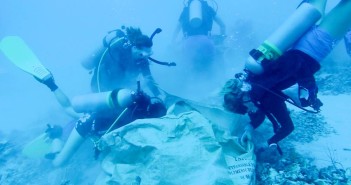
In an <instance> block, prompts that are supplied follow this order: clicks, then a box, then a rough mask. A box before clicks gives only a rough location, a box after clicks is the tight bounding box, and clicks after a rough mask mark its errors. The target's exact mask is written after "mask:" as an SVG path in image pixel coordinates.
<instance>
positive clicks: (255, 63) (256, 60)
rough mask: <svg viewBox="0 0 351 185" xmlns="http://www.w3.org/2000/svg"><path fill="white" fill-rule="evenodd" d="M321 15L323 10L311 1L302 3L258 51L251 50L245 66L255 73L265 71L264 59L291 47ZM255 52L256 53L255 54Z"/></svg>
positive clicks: (271, 57)
mask: <svg viewBox="0 0 351 185" xmlns="http://www.w3.org/2000/svg"><path fill="white" fill-rule="evenodd" d="M320 17H321V12H319V10H318V9H317V8H315V6H313V5H312V4H309V3H302V4H301V5H300V6H299V7H298V8H297V9H296V10H295V12H294V13H293V14H292V15H291V16H290V17H289V18H288V19H287V20H286V21H285V22H284V23H283V24H282V25H281V26H280V27H279V28H278V29H277V30H276V31H275V32H273V34H271V35H270V36H269V37H268V39H267V40H265V41H264V42H263V43H262V44H261V45H260V46H259V47H258V48H257V51H259V53H261V55H257V52H250V56H249V58H248V60H247V61H246V63H245V68H246V69H248V70H249V71H251V72H252V73H255V74H261V73H262V72H263V69H262V66H261V61H262V60H263V59H267V60H276V59H277V58H279V57H280V56H281V55H282V54H283V52H285V51H286V50H287V49H289V48H290V47H291V46H292V45H293V44H294V43H295V42H296V41H297V40H298V39H299V38H300V37H301V36H302V35H303V34H304V33H305V32H306V31H307V30H308V29H310V28H311V26H313V25H314V24H315V23H316V22H317V21H318V20H319V19H320ZM253 53H256V54H255V55H254V56H253V55H252V54H253Z"/></svg>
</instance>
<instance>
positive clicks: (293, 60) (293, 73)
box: [248, 50, 320, 144]
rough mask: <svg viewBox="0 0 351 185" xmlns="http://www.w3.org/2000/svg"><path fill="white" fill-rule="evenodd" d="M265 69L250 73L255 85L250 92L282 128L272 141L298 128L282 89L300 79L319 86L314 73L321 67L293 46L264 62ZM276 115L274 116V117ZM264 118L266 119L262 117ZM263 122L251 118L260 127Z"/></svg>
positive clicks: (254, 125) (280, 138) (310, 86)
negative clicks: (262, 71) (277, 56)
mask: <svg viewBox="0 0 351 185" xmlns="http://www.w3.org/2000/svg"><path fill="white" fill-rule="evenodd" d="M262 65H263V68H264V73H263V74H261V75H250V76H249V79H248V80H249V82H250V83H251V85H252V90H251V91H250V96H251V99H252V101H253V102H254V103H255V104H256V105H257V106H258V107H259V108H260V109H261V112H262V113H264V114H266V115H268V116H271V121H273V122H274V121H276V122H278V124H279V125H280V128H279V129H278V128H275V135H274V136H273V137H271V138H270V139H269V140H268V144H271V143H277V142H279V141H281V140H282V139H284V138H285V137H286V136H288V135H289V134H290V133H291V132H292V131H293V130H294V124H293V121H292V120H291V118H290V115H289V111H288V109H287V106H286V104H285V99H286V98H287V97H286V96H285V95H284V94H283V93H282V90H284V89H286V88H288V87H290V86H292V85H294V84H296V83H298V84H299V85H301V86H303V87H305V88H307V89H314V88H316V81H315V79H314V76H313V75H314V73H316V72H317V71H318V70H319V69H320V64H319V63H318V62H317V61H315V60H314V59H313V58H311V57H310V56H308V55H307V54H305V53H303V52H301V51H298V50H290V51H287V52H286V53H284V55H282V56H281V57H280V58H279V59H277V60H276V61H264V62H263V63H262ZM272 119H274V120H272ZM262 121H263V120H262ZM262 121H261V122H251V124H252V126H253V127H254V128H257V127H258V126H259V125H260V124H261V123H262Z"/></svg>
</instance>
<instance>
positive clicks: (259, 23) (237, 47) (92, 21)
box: [0, 0, 351, 185]
mask: <svg viewBox="0 0 351 185" xmlns="http://www.w3.org/2000/svg"><path fill="white" fill-rule="evenodd" d="M209 2H212V1H211V0H209ZM214 2H215V4H217V5H218V12H217V14H218V15H219V16H220V17H221V18H222V19H223V21H224V23H225V24H226V27H227V34H226V35H227V37H226V39H227V40H225V45H223V46H221V47H219V49H220V50H221V52H223V58H222V59H223V60H222V61H220V62H218V63H219V64H220V67H218V68H215V70H217V71H216V72H214V73H213V74H206V73H204V74H203V75H207V76H208V75H209V76H211V80H202V79H201V78H194V79H193V78H191V79H192V80H188V81H184V79H183V76H184V73H191V72H193V71H191V70H190V69H188V68H187V65H186V64H182V63H181V61H179V60H178V59H179V58H177V57H178V56H177V55H176V54H175V53H174V52H173V50H175V48H176V47H177V43H172V42H171V40H172V34H173V31H174V29H175V27H176V24H177V21H178V17H179V14H180V12H181V10H182V8H183V1H182V0H177V1H175V0H173V1H166V0H100V1H96V0H85V1H68V0H61V1H45V0H31V1H20V0H2V1H1V2H0V38H3V37H6V36H19V37H21V38H22V39H23V40H25V41H26V43H27V44H28V45H29V46H30V48H31V49H32V50H33V52H34V53H35V54H36V55H37V57H38V58H39V59H40V61H41V62H42V63H43V65H44V66H45V67H47V68H48V69H49V70H50V71H51V72H52V73H53V75H54V76H55V81H56V83H57V84H58V85H59V86H60V88H61V89H63V90H64V91H65V93H67V95H68V96H70V97H72V96H75V95H79V94H84V93H87V92H89V91H90V78H91V76H90V74H89V73H88V71H86V70H85V69H83V67H82V66H81V64H80V62H81V61H82V60H84V59H86V58H87V57H89V56H91V55H92V53H93V52H94V51H95V50H96V49H97V48H99V47H100V46H101V44H102V39H103V37H104V36H105V35H106V34H107V32H108V31H111V30H114V29H117V28H120V27H121V26H123V25H124V26H135V27H140V28H141V30H142V31H143V33H144V34H147V35H150V34H151V33H152V32H153V31H154V30H155V29H156V28H161V29H162V32H161V33H160V34H158V35H157V36H155V38H154V46H153V51H154V55H153V57H154V58H157V59H159V60H162V61H172V62H176V63H179V67H178V68H172V67H165V66H158V65H152V66H151V70H152V73H153V74H154V77H155V79H156V81H157V82H158V83H159V85H160V87H161V88H162V89H164V90H165V91H167V92H169V93H171V94H174V95H177V96H180V97H184V98H186V99H192V100H196V101H205V102H210V103H217V104H220V103H221V102H212V101H216V100H218V99H216V98H214V99H211V97H214V96H218V92H219V90H220V88H221V87H222V86H223V84H224V83H225V81H226V80H227V79H229V78H231V77H233V75H234V74H235V73H236V72H240V71H241V70H242V69H243V64H244V62H245V60H246V58H247V56H248V52H249V51H250V50H251V49H253V48H256V47H257V46H259V45H260V44H261V43H262V42H263V41H264V40H265V39H266V38H267V37H268V36H269V35H270V34H271V33H272V32H273V31H274V30H275V29H276V28H277V27H278V26H279V25H280V24H282V22H283V21H284V20H285V19H286V18H287V17H288V16H289V15H291V14H292V13H293V12H294V10H295V9H296V7H297V5H298V4H299V3H300V1H299V0H290V1H280V0H264V1H262V0H215V1H214ZM337 3H338V1H337V0H331V1H328V4H327V11H328V10H330V8H331V7H334V6H335V5H336V4H337ZM218 33H219V28H218V27H216V25H214V29H213V34H218ZM350 64H351V58H350V57H349V56H348V55H347V53H346V50H345V46H344V43H343V42H340V43H339V44H338V45H337V47H336V48H335V49H334V51H333V52H332V53H331V54H330V55H329V56H328V57H327V58H326V59H325V60H324V61H323V62H322V66H323V67H322V70H321V71H320V72H318V74H317V82H318V84H319V88H320V89H319V94H320V97H321V100H322V102H323V103H324V106H323V107H322V112H321V113H320V114H318V115H311V114H308V113H304V112H301V111H300V110H295V109H294V107H290V108H291V112H292V118H293V121H294V123H295V127H296V129H295V131H294V132H293V134H291V136H289V137H288V138H287V139H286V141H285V140H284V144H283V145H284V146H285V147H286V148H284V149H285V150H288V151H289V152H288V155H287V156H286V158H285V159H284V160H283V161H285V163H284V162H283V163H279V164H274V165H272V164H271V165H269V166H267V164H264V163H262V164H259V166H258V167H257V170H258V173H260V174H258V176H259V177H258V182H259V184H272V183H282V182H286V179H289V180H291V181H294V182H296V183H300V184H303V183H305V184H307V183H309V182H310V181H311V179H313V178H319V179H329V181H326V182H325V183H326V184H328V183H329V182H337V180H335V179H339V181H340V183H341V184H342V183H343V184H347V183H350V180H348V179H349V178H350V177H351V170H350V167H351V161H350V158H351V145H350V142H349V141H350V139H351V129H350V125H349V123H350V121H349V120H350V119H351V118H350V114H349V109H348V106H349V105H350V103H351V96H350V92H351V91H350V90H351V75H350V69H351V67H350ZM189 70H190V71H189ZM0 84H1V90H0V115H1V116H0V117H1V126H0V184H2V185H15V184H18V185H25V184H37V185H41V184H43V185H44V184H50V183H51V184H53V185H56V184H66V185H68V184H77V185H88V184H94V181H95V179H96V176H97V175H98V174H99V173H100V166H99V162H98V161H95V160H94V159H93V157H92V156H93V152H92V146H91V143H88V142H86V143H85V145H86V146H82V147H81V149H80V151H79V152H78V154H77V155H76V156H75V157H74V159H72V161H71V164H70V165H69V166H68V167H66V168H63V169H54V168H52V167H51V165H50V163H49V162H48V161H45V160H37V159H35V160H32V159H27V158H24V157H23V156H22V155H21V148H22V147H23V146H24V145H25V144H26V143H27V142H28V141H30V140H31V139H33V138H35V137H36V136H38V135H40V134H41V133H43V131H44V130H45V129H46V124H48V123H50V124H64V123H67V122H70V121H72V120H71V118H70V117H69V116H67V115H66V114H65V113H64V111H63V110H62V108H61V107H60V105H59V104H58V103H57V102H56V100H55V98H54V96H53V95H52V93H51V92H50V91H49V90H48V89H47V88H46V87H44V86H43V85H42V84H40V83H38V82H37V81H36V80H35V79H34V78H33V77H32V76H30V75H28V74H27V73H24V72H23V71H21V70H20V69H18V68H16V67H15V66H14V65H13V64H12V63H11V62H9V61H8V59H7V58H6V57H5V56H4V55H3V54H2V53H0ZM217 98H218V97H217ZM209 99H211V101H209ZM266 125H269V124H266ZM265 129H267V128H260V129H259V130H258V131H257V132H258V133H260V132H265ZM258 135H259V134H258ZM289 170H290V171H289ZM272 171H276V173H273V172H272ZM282 171H283V172H285V173H290V174H294V173H296V176H297V177H296V178H294V177H290V176H289V177H285V176H283V175H282V174H281V172H282ZM301 171H304V173H306V172H305V171H309V172H311V174H308V175H309V178H310V181H309V180H301V179H302V178H300V177H298V175H299V174H300V173H302V172H301ZM312 173H313V174H312ZM316 174H317V177H316ZM274 175H275V176H274ZM272 176H274V178H273V177H272ZM49 179H50V180H49ZM272 179H273V180H272ZM282 179H283V180H282ZM305 179H306V178H305ZM340 179H341V180H340ZM279 180H280V181H279ZM284 180H285V181H284ZM323 182H324V181H323ZM291 184H293V183H291ZM331 184H334V183H331Z"/></svg>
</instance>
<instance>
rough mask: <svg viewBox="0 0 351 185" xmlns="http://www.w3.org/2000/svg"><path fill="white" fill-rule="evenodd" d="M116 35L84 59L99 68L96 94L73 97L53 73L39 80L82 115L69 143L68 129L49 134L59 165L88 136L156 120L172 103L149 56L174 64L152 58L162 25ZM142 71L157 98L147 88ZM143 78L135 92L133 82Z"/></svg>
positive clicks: (93, 85) (75, 114) (50, 156)
mask: <svg viewBox="0 0 351 185" xmlns="http://www.w3.org/2000/svg"><path fill="white" fill-rule="evenodd" d="M122 29H123V30H125V31H123V30H121V29H118V30H115V32H116V35H115V36H114V37H113V38H112V39H110V40H108V38H105V39H104V41H105V42H104V44H105V46H106V48H102V49H101V50H100V53H99V54H100V55H99V57H100V58H95V59H94V60H88V61H84V62H83V63H82V65H83V66H84V67H85V68H87V69H90V70H92V71H93V72H94V74H93V78H92V80H91V88H92V91H93V93H92V94H87V95H81V96H77V97H74V98H73V99H72V100H70V99H69V98H68V97H67V96H66V94H64V93H63V92H62V90H61V89H60V88H59V87H58V86H57V85H56V83H55V80H54V77H53V75H52V74H51V73H50V75H48V76H49V77H47V78H45V79H42V80H41V79H38V78H36V79H37V80H38V81H39V82H41V83H43V84H45V85H46V86H47V87H48V88H49V89H50V90H51V91H52V92H53V93H54V94H55V97H56V99H57V101H58V102H59V103H60V104H61V106H62V107H64V108H65V110H67V111H69V113H70V115H72V116H73V117H75V118H78V121H77V122H76V126H75V128H74V129H73V130H72V132H71V134H70V136H69V137H68V139H67V141H66V143H65V145H64V146H63V147H62V141H61V142H60V138H61V134H60V133H62V131H60V129H62V128H60V127H58V126H49V127H48V129H47V130H46V133H47V135H48V136H49V138H51V140H52V141H53V146H52V150H51V152H50V153H48V154H47V155H46V156H45V157H46V158H48V159H52V160H53V161H52V162H53V165H54V166H62V165H64V164H65V162H67V160H68V159H69V158H70V157H71V156H72V155H73V153H74V151H75V150H76V149H77V148H78V147H79V146H80V144H81V143H82V142H83V141H84V140H85V138H92V140H94V143H97V142H98V141H99V138H100V137H101V136H102V135H104V134H105V133H108V132H109V131H111V130H113V129H116V128H119V127H121V126H124V125H126V124H128V123H130V122H132V121H134V120H136V119H143V118H156V117H161V116H163V115H165V114H166V111H167V109H166V106H165V104H164V103H163V99H161V98H160V95H161V92H160V90H159V88H158V86H157V84H156V83H155V81H154V79H153V77H152V75H151V72H150V68H149V60H150V61H153V62H155V63H158V64H161V65H167V66H174V65H175V64H174V63H167V62H160V61H158V60H155V59H153V58H151V57H150V56H151V54H152V50H151V47H152V44H153V43H152V38H153V37H154V36H155V34H158V33H160V32H161V29H156V30H155V32H154V33H153V34H152V35H151V36H150V37H148V36H146V35H143V34H142V33H141V31H140V29H139V28H132V27H128V28H125V27H122ZM140 74H141V75H142V76H143V77H144V79H145V80H146V81H147V82H146V84H147V86H148V87H149V89H150V91H151V93H152V94H153V96H149V95H148V94H147V93H145V92H144V91H141V88H140V86H141V85H140V81H139V80H137V78H138V76H139V75H140ZM133 82H134V84H135V82H138V84H137V90H136V91H132V90H130V89H132V83H133Z"/></svg>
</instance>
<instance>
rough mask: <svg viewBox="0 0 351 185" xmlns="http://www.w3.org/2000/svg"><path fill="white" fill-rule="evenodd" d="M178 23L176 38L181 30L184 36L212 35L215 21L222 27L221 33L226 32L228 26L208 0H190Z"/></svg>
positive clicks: (174, 37) (174, 36)
mask: <svg viewBox="0 0 351 185" xmlns="http://www.w3.org/2000/svg"><path fill="white" fill-rule="evenodd" d="M178 21H179V22H178V25H177V27H176V30H175V31H174V35H173V39H174V40H175V39H176V37H177V36H178V34H179V32H180V30H182V31H183V36H184V38H186V37H188V36H194V35H205V36H211V31H212V26H213V22H215V23H217V24H218V26H219V28H220V34H221V35H225V34H226V27H225V24H224V22H223V21H222V19H221V18H220V17H219V16H218V15H217V11H216V10H214V9H213V8H212V7H211V6H210V5H208V3H207V2H206V0H189V1H188V2H187V4H186V5H185V6H184V8H183V11H182V13H181V14H180V17H179V20H178Z"/></svg>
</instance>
